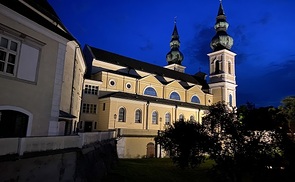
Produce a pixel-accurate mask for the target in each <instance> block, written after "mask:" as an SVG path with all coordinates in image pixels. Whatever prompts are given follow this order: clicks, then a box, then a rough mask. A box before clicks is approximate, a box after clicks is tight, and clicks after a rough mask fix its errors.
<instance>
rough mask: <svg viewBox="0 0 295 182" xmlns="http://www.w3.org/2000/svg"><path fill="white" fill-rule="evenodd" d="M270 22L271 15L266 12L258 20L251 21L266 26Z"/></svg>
mask: <svg viewBox="0 0 295 182" xmlns="http://www.w3.org/2000/svg"><path fill="white" fill-rule="evenodd" d="M270 21H271V14H270V13H268V12H266V13H264V14H263V15H262V16H261V17H260V18H259V19H258V20H256V21H253V23H254V24H260V25H266V24H268V23H269V22H270Z"/></svg>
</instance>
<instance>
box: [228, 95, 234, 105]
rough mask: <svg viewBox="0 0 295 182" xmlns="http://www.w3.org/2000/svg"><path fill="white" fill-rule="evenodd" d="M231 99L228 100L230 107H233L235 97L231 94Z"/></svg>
mask: <svg viewBox="0 0 295 182" xmlns="http://www.w3.org/2000/svg"><path fill="white" fill-rule="evenodd" d="M228 97H229V98H228V100H229V102H228V103H229V106H231V107H232V106H233V96H232V95H231V94H229V96H228Z"/></svg>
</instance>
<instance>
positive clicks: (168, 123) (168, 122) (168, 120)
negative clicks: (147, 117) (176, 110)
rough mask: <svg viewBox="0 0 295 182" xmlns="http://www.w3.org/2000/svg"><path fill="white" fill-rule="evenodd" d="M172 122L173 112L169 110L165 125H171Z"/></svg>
mask: <svg viewBox="0 0 295 182" xmlns="http://www.w3.org/2000/svg"><path fill="white" fill-rule="evenodd" d="M170 123H171V114H170V113H169V112H167V113H166V114H165V125H170Z"/></svg>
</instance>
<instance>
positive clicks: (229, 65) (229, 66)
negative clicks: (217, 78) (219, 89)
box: [228, 62, 231, 74]
mask: <svg viewBox="0 0 295 182" xmlns="http://www.w3.org/2000/svg"><path fill="white" fill-rule="evenodd" d="M228 74H231V63H230V62H228Z"/></svg>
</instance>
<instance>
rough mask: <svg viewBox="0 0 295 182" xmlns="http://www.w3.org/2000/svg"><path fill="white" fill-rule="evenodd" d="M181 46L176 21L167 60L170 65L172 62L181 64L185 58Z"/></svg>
mask: <svg viewBox="0 0 295 182" xmlns="http://www.w3.org/2000/svg"><path fill="white" fill-rule="evenodd" d="M179 47H180V41H179V35H178V31H177V27H176V22H174V30H173V33H172V38H171V41H170V49H171V50H170V51H169V52H168V53H167V55H166V60H167V62H168V65H170V64H179V65H181V62H182V60H183V54H182V53H181V52H180V51H179Z"/></svg>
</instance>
